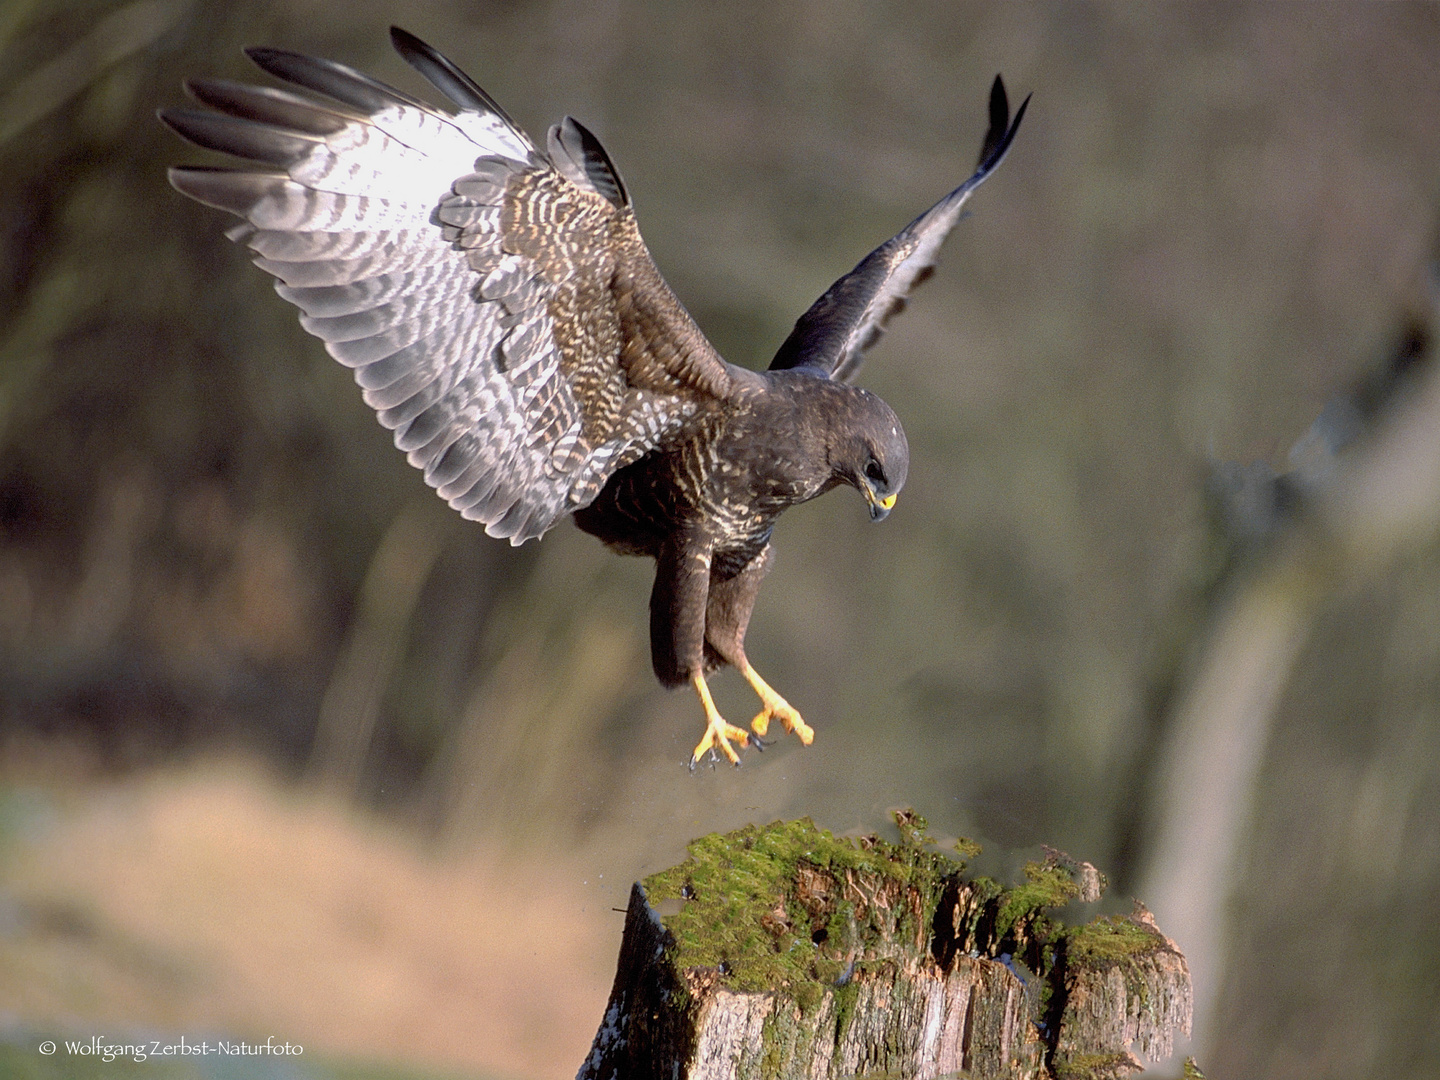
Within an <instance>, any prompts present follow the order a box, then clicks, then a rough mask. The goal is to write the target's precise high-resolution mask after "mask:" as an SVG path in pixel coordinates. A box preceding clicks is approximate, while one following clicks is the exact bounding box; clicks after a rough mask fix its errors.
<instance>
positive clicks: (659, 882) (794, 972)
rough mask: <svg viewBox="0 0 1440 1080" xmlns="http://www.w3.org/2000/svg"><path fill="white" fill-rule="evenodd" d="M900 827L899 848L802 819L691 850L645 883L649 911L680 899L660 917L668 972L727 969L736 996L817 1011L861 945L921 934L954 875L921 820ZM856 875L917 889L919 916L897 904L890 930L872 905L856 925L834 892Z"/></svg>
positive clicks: (713, 839) (715, 837)
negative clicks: (671, 945) (669, 938)
mask: <svg viewBox="0 0 1440 1080" xmlns="http://www.w3.org/2000/svg"><path fill="white" fill-rule="evenodd" d="M905 825H906V826H907V827H908V831H907V829H906V828H902V836H903V837H904V840H903V841H902V843H900V844H888V843H886V842H884V841H883V840H878V839H874V838H867V839H866V840H865V841H863V843H860V844H857V843H856V842H854V841H851V840H849V839H845V838H837V837H835V836H833V835H831V834H830V833H829V832H826V831H825V830H823V829H820V828H817V827H816V825H815V823H814V822H813V821H811V820H810V819H809V818H802V819H801V820H799V821H790V822H775V823H773V824H771V825H766V826H764V827H758V826H754V825H751V826H747V827H746V828H743V829H740V830H739V831H737V832H732V833H725V834H712V835H710V836H705V837H701V838H700V839H699V840H696V841H694V842H692V843H691V844H690V846H689V848H688V850H689V857H688V858H687V859H686V860H685V861H684V862H682V863H681V864H680V865H679V866H676V867H673V868H671V869H669V870H665V871H662V872H661V873H658V874H655V875H653V876H651V877H649V878H647V879H646V880H645V882H644V886H645V890H646V892H647V894H648V896H649V898H650V901H651V903H652V904H654V903H660V902H662V901H665V900H672V899H681V900H683V901H684V904H683V905H682V906H681V909H680V911H679V913H678V914H675V915H672V916H669V917H667V918H665V919H664V922H665V926H666V927H667V928H668V929H669V930H670V932H671V934H672V935H673V936H674V939H675V949H674V952H673V954H672V957H671V960H672V962H673V963H674V964H675V965H676V967H678V968H721V966H722V965H724V966H723V968H722V973H723V978H724V982H725V985H726V986H727V987H728V988H730V989H732V990H776V989H780V988H785V989H788V990H789V991H790V993H791V994H792V995H794V997H795V999H796V1001H797V1002H798V1003H799V1004H800V1005H801V1007H802V1008H812V1007H814V1006H816V1005H818V1003H819V1001H820V999H821V997H822V996H823V992H824V989H825V987H826V986H828V985H830V984H832V983H833V982H834V981H835V979H836V978H838V977H839V975H840V973H841V972H842V971H843V969H844V966H845V962H846V959H847V958H848V957H849V956H853V955H855V953H856V951H857V949H858V948H859V947H861V946H864V945H867V944H870V943H871V942H873V941H875V940H878V939H879V938H880V937H882V936H883V935H884V934H886V933H887V932H888V933H893V934H895V935H897V936H904V935H911V936H913V935H914V934H916V933H917V932H918V931H919V928H918V927H917V926H915V925H912V924H913V923H914V922H915V920H916V919H917V918H919V919H921V920H926V922H925V925H927V926H928V920H929V919H930V918H932V917H933V915H934V908H935V902H936V900H937V899H938V895H939V891H940V889H941V888H942V884H943V879H944V877H945V876H946V875H947V874H949V873H951V872H953V871H954V870H955V869H956V867H955V864H954V863H953V862H952V861H951V860H949V859H948V858H946V857H945V856H943V855H941V854H939V853H938V852H935V851H931V850H928V849H927V848H925V847H924V846H923V841H924V829H923V826H924V821H923V819H919V818H918V817H915V818H911V819H908V820H907V821H906V823H905ZM802 871H803V872H804V873H803V874H802ZM852 872H853V873H855V874H862V875H865V876H866V877H869V878H871V880H872V881H875V882H877V883H878V884H879V885H881V886H885V885H886V883H887V882H888V883H889V887H892V888H895V889H908V888H912V887H913V888H914V889H916V890H917V891H918V893H919V901H920V902H919V905H918V907H919V911H918V913H917V912H916V911H915V910H914V908H913V907H912V906H911V905H902V906H901V907H900V909H899V910H898V911H897V912H896V915H897V916H898V918H897V919H896V923H895V925H894V926H893V927H890V926H886V925H885V924H884V917H883V916H884V913H882V912H880V911H879V910H877V909H875V908H873V907H872V908H871V909H870V910H869V911H867V913H866V915H867V917H866V919H865V920H864V922H863V924H861V925H857V919H856V912H855V905H854V904H853V903H852V902H849V901H846V900H843V899H842V898H841V896H840V893H841V888H840V882H841V881H843V880H844V879H845V877H846V875H847V874H848V873H852ZM802 878H803V882H802ZM804 882H808V884H805V883H804Z"/></svg>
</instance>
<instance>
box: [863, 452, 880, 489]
mask: <svg viewBox="0 0 1440 1080" xmlns="http://www.w3.org/2000/svg"><path fill="white" fill-rule="evenodd" d="M865 475H866V476H868V477H869V478H870V479H871V480H873V481H875V483H877V484H883V483H885V470H884V469H882V468H881V467H880V463H879V462H878V461H876V460H875V459H874V458H873V457H872V458H871V459H870V464H868V465H866V466H865Z"/></svg>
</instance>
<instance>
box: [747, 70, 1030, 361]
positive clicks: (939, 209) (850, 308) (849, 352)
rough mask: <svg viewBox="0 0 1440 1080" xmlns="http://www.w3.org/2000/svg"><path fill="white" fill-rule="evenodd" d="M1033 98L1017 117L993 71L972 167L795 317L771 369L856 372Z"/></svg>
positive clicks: (929, 266) (929, 268) (930, 266)
mask: <svg viewBox="0 0 1440 1080" xmlns="http://www.w3.org/2000/svg"><path fill="white" fill-rule="evenodd" d="M1029 104H1030V99H1029V97H1026V99H1025V100H1024V101H1023V102H1021V104H1020V108H1019V110H1018V111H1017V112H1016V113H1015V119H1014V121H1011V119H1010V103H1009V99H1008V98H1007V97H1006V94H1005V83H1004V82H1003V81H1001V78H1000V76H999V75H996V76H995V82H994V84H993V85H992V86H991V88H990V125H989V129H988V130H987V131H986V133H985V141H984V143H983V144H982V145H981V149H980V162H979V164H978V166H977V167H976V169H975V173H974V175H972V176H971V177H970V179H968V180H966V181H965V182H964V183H963V184H961V185H960V186H959V187H957V188H956V189H955V190H954V191H952V192H950V194H949V195H946V196H945V197H944V198H943V199H941V200H940V201H939V202H938V203H936V204H935V205H934V206H932V207H931V208H930V209H929V210H927V211H925V213H923V214H921V215H920V216H919V217H918V218H916V219H915V220H914V221H912V222H911V223H910V224H909V225H907V226H906V227H905V228H904V229H903V230H901V232H900V233H899V235H897V236H895V237H894V238H893V239H890V240H887V241H886V242H885V243H883V244H881V245H880V246H879V247H878V248H876V249H875V250H874V251H872V252H871V253H870V254H869V255H867V256H866V257H865V258H864V259H862V260H861V261H860V263H859V265H858V266H856V267H855V269H854V270H851V271H850V273H848V274H846V275H845V276H844V277H842V278H841V279H840V280H839V281H837V282H835V284H833V285H831V286H830V288H829V289H827V290H826V291H825V294H824V295H823V296H821V297H820V299H819V300H816V301H815V303H814V304H812V305H811V306H810V309H809V310H808V311H806V312H805V314H804V315H802V316H800V318H799V319H798V320H797V321H796V323H795V329H794V330H792V331H791V332H790V336H789V337H788V338H786V339H785V342H784V344H782V345H781V346H780V350H779V352H777V353H776V354H775V359H774V360H772V361H771V363H770V370H772V371H776V370H779V369H782V368H797V367H807V368H813V369H815V370H817V371H818V372H819V373H821V374H823V375H825V376H827V377H828V378H831V379H839V380H847V381H848V380H849V379H851V378H853V377H854V376H855V374H856V373H857V372H858V371H859V370H860V364H861V362H862V360H863V358H864V353H865V350H866V349H868V348H870V346H871V345H873V344H875V342H876V341H878V340H879V339H880V335H881V334H883V333H884V332H885V324H886V322H888V321H889V319H890V318H891V317H892V316H894V315H896V314H898V313H899V312H901V311H903V310H904V308H905V300H906V297H908V296H909V294H910V290H911V289H912V288H914V287H915V286H916V285H918V284H919V283H920V282H922V281H924V280H925V279H926V278H927V277H929V276H930V274H931V273H932V272H933V271H934V268H935V262H936V259H937V258H938V257H939V254H940V245H941V244H943V243H944V242H945V237H946V236H948V235H949V233H950V230H951V229H952V228H954V227H955V223H956V222H958V221H959V220H960V217H961V211H962V209H963V208H964V206H965V203H966V202H967V201H968V200H969V198H970V196H971V195H972V194H973V193H974V191H975V189H976V188H977V187H979V186H980V185H981V184H982V183H984V182H985V178H986V177H988V176H989V175H990V174H991V173H992V172H994V171H995V169H996V167H997V166H999V164H1000V162H1001V161H1003V160H1004V158H1005V154H1006V153H1007V152H1008V151H1009V149H1010V144H1011V142H1012V141H1014V138H1015V132H1016V131H1018V130H1019V128H1020V121H1021V120H1022V119H1023V118H1024V116H1025V109H1026V107H1027V106H1028V105H1029Z"/></svg>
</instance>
